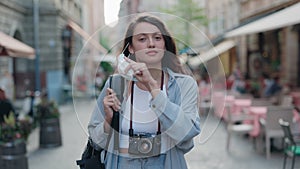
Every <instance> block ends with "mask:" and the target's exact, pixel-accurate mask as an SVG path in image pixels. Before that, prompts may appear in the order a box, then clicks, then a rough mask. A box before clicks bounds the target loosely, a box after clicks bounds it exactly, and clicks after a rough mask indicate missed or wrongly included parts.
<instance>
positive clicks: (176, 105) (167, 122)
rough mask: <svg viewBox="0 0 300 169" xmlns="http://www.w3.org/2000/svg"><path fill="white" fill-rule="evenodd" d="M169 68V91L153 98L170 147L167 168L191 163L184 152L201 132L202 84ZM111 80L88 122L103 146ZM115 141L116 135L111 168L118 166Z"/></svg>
mask: <svg viewBox="0 0 300 169" xmlns="http://www.w3.org/2000/svg"><path fill="white" fill-rule="evenodd" d="M165 72H167V73H168V74H169V79H168V83H167V95H166V94H164V93H163V92H160V93H159V94H158V95H157V96H156V97H155V98H154V99H153V100H151V102H150V107H151V109H152V110H153V111H154V112H155V113H156V114H157V116H158V117H159V120H160V123H161V131H162V137H164V138H165V141H166V142H167V144H168V146H169V147H170V148H169V149H168V150H167V151H166V159H165V164H164V166H165V167H164V168H165V169H185V168H187V165H186V161H185V158H184V154H185V153H187V152H189V151H190V150H191V149H192V148H193V147H194V142H193V138H194V137H195V136H197V135H198V134H199V133H200V118H199V114H198V104H197V101H198V87H197V84H196V81H195V80H194V79H193V78H192V77H190V76H188V75H183V74H178V73H174V72H172V71H171V70H170V69H166V70H165ZM108 84H109V82H107V83H106V84H105V86H104V88H103V91H102V92H101V94H100V96H99V98H98V100H97V105H98V106H96V108H95V110H94V112H93V114H92V116H91V119H90V122H89V124H88V131H89V135H90V137H91V138H92V140H93V142H94V143H95V144H96V145H97V146H99V147H105V146H106V141H107V138H108V134H107V133H105V132H104V118H105V113H104V110H103V104H102V101H103V98H104V96H105V91H106V88H107V87H108ZM126 88H127V87H125V89H126ZM124 93H127V91H126V90H125V91H124ZM125 95H126V94H124V96H125ZM124 100H126V98H125V99H124ZM124 104H125V101H123V103H122V105H121V107H122V108H123V107H124ZM122 108H121V109H122ZM121 113H122V111H121ZM120 117H122V116H120ZM120 121H122V119H121V120H120ZM113 143H114V138H113V137H111V139H110V143H109V147H108V153H107V156H106V160H105V164H106V167H107V168H109V169H117V160H118V152H117V151H116V150H114V148H113Z"/></svg>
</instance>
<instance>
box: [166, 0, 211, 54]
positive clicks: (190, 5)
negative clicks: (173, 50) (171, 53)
mask: <svg viewBox="0 0 300 169" xmlns="http://www.w3.org/2000/svg"><path fill="white" fill-rule="evenodd" d="M161 10H162V11H163V12H166V13H169V14H172V15H176V16H178V17H181V18H183V19H185V20H187V21H188V22H184V24H183V25H178V22H176V21H175V22H174V21H170V23H168V24H169V25H171V27H170V29H171V30H172V31H173V32H174V34H175V36H176V37H178V38H180V39H182V40H183V41H184V44H182V43H177V44H181V46H178V47H179V49H184V48H186V47H188V46H190V45H191V42H192V39H193V32H192V30H191V24H190V23H192V24H194V25H195V26H197V27H201V26H206V25H207V23H208V20H207V18H206V16H205V14H204V9H203V8H201V7H200V6H199V4H198V3H196V2H195V1H194V0H177V3H175V4H174V5H172V6H170V7H169V8H168V9H165V8H162V9H161ZM174 29H176V30H174ZM182 30H184V31H182Z"/></svg>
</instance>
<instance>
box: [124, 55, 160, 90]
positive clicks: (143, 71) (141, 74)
mask: <svg viewBox="0 0 300 169" xmlns="http://www.w3.org/2000/svg"><path fill="white" fill-rule="evenodd" d="M125 60H126V61H127V62H128V63H129V65H128V67H127V68H126V69H125V72H126V73H127V72H128V71H129V70H130V69H132V70H133V72H134V76H135V78H136V79H137V80H138V81H139V82H141V83H142V84H143V85H144V86H145V87H146V88H147V89H148V91H149V92H151V91H152V90H154V89H159V85H158V83H157V81H156V80H155V79H154V78H153V77H152V75H151V73H150V72H149V69H148V67H147V65H146V64H145V63H140V62H135V61H133V60H131V59H129V58H126V57H125Z"/></svg>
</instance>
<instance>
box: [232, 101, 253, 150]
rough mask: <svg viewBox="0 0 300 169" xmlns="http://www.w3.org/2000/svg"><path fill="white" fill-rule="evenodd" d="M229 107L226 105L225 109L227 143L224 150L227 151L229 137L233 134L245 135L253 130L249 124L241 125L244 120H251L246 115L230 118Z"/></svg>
mask: <svg viewBox="0 0 300 169" xmlns="http://www.w3.org/2000/svg"><path fill="white" fill-rule="evenodd" d="M230 107H231V106H230V105H226V109H227V128H226V129H227V143H226V149H227V151H229V146H230V141H231V136H232V134H233V133H237V134H247V133H249V132H250V131H251V130H252V129H253V125H251V124H243V123H242V122H243V121H244V120H251V119H252V118H251V117H250V116H248V115H247V114H244V113H241V114H239V115H238V116H237V115H235V116H232V115H231V113H232V112H231V111H230Z"/></svg>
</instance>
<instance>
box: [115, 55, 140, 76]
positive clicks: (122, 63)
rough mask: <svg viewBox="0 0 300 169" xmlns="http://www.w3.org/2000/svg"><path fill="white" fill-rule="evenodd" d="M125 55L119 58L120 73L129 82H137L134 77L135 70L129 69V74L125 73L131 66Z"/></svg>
mask: <svg viewBox="0 0 300 169" xmlns="http://www.w3.org/2000/svg"><path fill="white" fill-rule="evenodd" d="M124 57H125V55H124V54H123V53H122V54H120V55H119V56H118V72H119V73H120V75H121V76H122V77H124V78H125V79H127V80H136V79H135V77H134V76H133V73H134V72H133V70H132V69H129V70H128V71H127V73H125V69H126V68H127V66H128V65H129V63H128V62H127V61H126V60H125V59H124Z"/></svg>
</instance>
